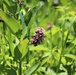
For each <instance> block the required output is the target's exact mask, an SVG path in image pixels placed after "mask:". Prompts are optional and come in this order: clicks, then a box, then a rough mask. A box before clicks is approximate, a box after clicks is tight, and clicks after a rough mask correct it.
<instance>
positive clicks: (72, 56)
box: [64, 54, 76, 60]
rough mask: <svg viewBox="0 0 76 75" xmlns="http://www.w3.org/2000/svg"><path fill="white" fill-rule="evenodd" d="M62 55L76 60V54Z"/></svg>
mask: <svg viewBox="0 0 76 75" xmlns="http://www.w3.org/2000/svg"><path fill="white" fill-rule="evenodd" d="M64 56H65V57H68V58H71V59H73V60H76V56H75V55H73V54H65V55H64Z"/></svg>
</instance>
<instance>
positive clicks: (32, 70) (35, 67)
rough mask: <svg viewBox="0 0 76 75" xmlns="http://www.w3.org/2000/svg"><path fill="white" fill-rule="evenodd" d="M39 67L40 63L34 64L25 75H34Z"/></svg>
mask: <svg viewBox="0 0 76 75" xmlns="http://www.w3.org/2000/svg"><path fill="white" fill-rule="evenodd" d="M39 66H40V62H36V63H34V64H33V65H32V66H31V67H30V68H28V69H27V70H26V71H25V75H32V73H33V72H35V71H36V70H37V69H38V67H39Z"/></svg>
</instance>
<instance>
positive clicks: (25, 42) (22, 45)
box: [18, 39, 29, 58]
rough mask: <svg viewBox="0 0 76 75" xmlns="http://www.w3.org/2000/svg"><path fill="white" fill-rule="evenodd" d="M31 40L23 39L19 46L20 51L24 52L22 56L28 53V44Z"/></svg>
mask: <svg viewBox="0 0 76 75" xmlns="http://www.w3.org/2000/svg"><path fill="white" fill-rule="evenodd" d="M28 42H29V40H28V39H25V40H22V41H21V42H20V44H19V46H18V48H19V51H20V53H21V54H22V58H23V57H24V56H25V55H26V53H27V51H28V49H27V45H28Z"/></svg>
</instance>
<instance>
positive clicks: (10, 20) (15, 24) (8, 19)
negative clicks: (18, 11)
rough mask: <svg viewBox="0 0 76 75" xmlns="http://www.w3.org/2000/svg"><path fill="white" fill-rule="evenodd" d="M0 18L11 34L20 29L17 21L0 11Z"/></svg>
mask: <svg viewBox="0 0 76 75" xmlns="http://www.w3.org/2000/svg"><path fill="white" fill-rule="evenodd" d="M0 17H1V18H2V19H3V20H4V22H5V23H6V24H7V25H8V27H9V28H10V29H11V30H12V32H13V33H16V32H17V31H18V30H19V29H21V25H20V24H19V23H18V21H17V20H16V19H15V18H13V17H12V16H10V15H8V14H7V13H5V12H3V11H2V10H1V11H0Z"/></svg>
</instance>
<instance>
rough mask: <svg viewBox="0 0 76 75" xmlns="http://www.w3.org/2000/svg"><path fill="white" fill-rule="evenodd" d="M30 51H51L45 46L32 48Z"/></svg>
mask: <svg viewBox="0 0 76 75" xmlns="http://www.w3.org/2000/svg"><path fill="white" fill-rule="evenodd" d="M30 50H36V51H41V50H44V51H47V50H49V49H48V48H47V47H44V46H43V45H38V46H30Z"/></svg>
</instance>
